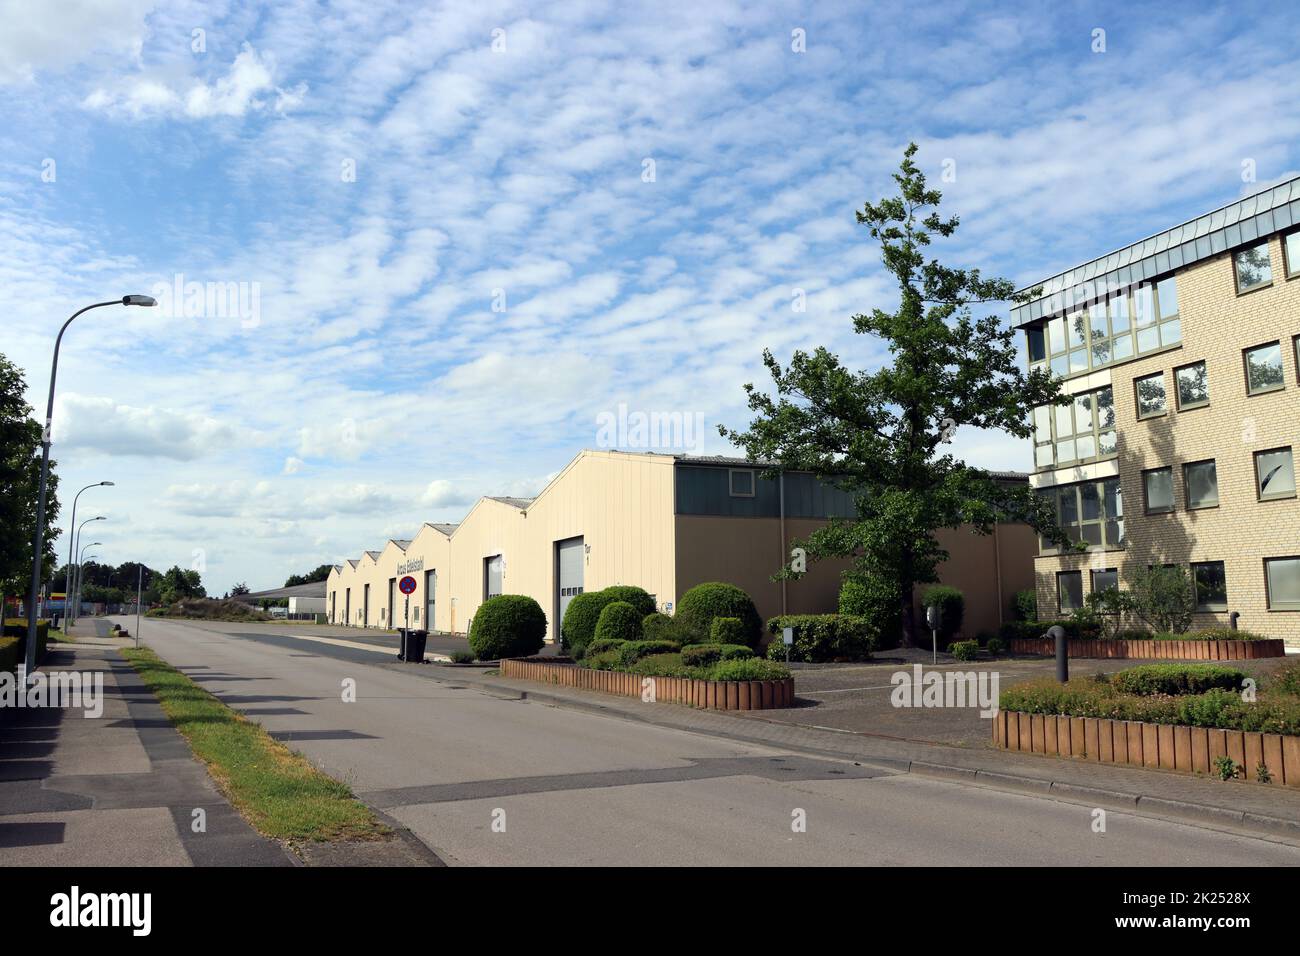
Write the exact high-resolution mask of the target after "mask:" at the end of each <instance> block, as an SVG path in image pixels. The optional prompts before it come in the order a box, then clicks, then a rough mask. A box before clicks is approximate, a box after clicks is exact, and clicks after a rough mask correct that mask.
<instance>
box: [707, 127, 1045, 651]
mask: <svg viewBox="0 0 1300 956" xmlns="http://www.w3.org/2000/svg"><path fill="white" fill-rule="evenodd" d="M916 151H917V148H916V145H915V144H912V145H910V146H908V148H907V150H906V152H905V153H904V156H903V161H902V164H901V166H900V168H899V172H898V173H896V174H895V175H894V181H895V182H896V183H897V184H898V195H896V196H893V197H889V198H886V199H882V200H881V201H880V202H879V203H876V204H872V203H867V204H866V205H865V206H864V207H863V209H862V210H861V211H860V212H859V213H858V214H857V218H858V222H859V223H861V224H862V225H864V226H865V227H866V228H867V230H868V232H869V233H870V235H871V237H872V238H873V239H875V240H876V241H877V242H878V243H879V244H880V248H881V258H882V260H883V262H884V265H885V268H886V270H888V271H889V272H890V273H892V274H893V276H894V278H895V279H896V280H897V282H898V288H899V293H900V295H899V303H898V308H897V309H896V310H895V311H893V312H888V311H885V310H883V309H874V310H872V311H871V312H869V313H865V314H861V315H855V316H854V317H853V327H854V330H855V331H856V332H858V333H859V334H862V335H870V336H874V337H876V338H878V339H879V340H880V341H881V342H882V343H883V344H884V346H886V347H887V348H888V350H889V353H890V355H891V357H892V361H889V362H888V363H887V364H885V365H884V366H883V367H882V368H880V369H878V370H877V371H874V372H867V371H853V370H851V369H849V368H847V367H845V366H844V365H843V364H842V363H841V361H840V359H839V358H838V357H837V356H836V355H834V354H832V353H831V352H830V351H829V350H827V349H826V348H824V347H819V348H817V349H816V350H814V351H813V352H811V353H808V352H804V351H802V350H799V351H796V352H795V353H794V354H793V356H792V357H791V359H790V362H789V364H788V365H786V366H782V365H781V364H780V363H779V362H778V361H777V360H776V358H775V357H774V356H773V355H772V353H771V352H770V351H765V352H764V353H763V361H764V364H765V365H766V366H767V369H768V371H769V373H770V374H771V377H772V384H773V387H774V389H775V395H771V394H768V393H767V392H764V391H760V390H759V389H757V388H755V387H754V386H753V385H752V384H750V385H747V386H746V387H745V390H746V393H747V396H748V403H749V408H750V409H751V411H753V412H754V413H755V417H754V419H753V420H752V421H751V423H750V425H749V428H748V429H747V430H746V431H743V432H738V431H734V430H730V429H727V428H725V427H723V428H721V429H720V431H721V433H722V434H723V436H724V437H726V438H728V439H730V440H731V441H732V442H733V443H735V444H737V445H739V446H741V447H743V448H744V449H745V451H746V453H747V454H748V456H749V457H751V458H753V459H755V460H759V461H772V462H776V463H778V464H779V466H780V467H782V468H784V469H787V470H802V471H811V472H813V473H814V474H816V475H817V476H818V477H819V478H821V479H822V480H825V481H828V482H830V483H831V484H834V485H836V486H838V487H840V488H842V489H844V490H845V491H847V492H849V493H851V494H852V495H853V498H854V501H855V504H856V509H857V514H856V515H855V516H854V517H852V518H839V519H834V520H832V521H831V522H830V523H829V524H828V525H825V526H823V527H819V528H818V529H817V530H815V531H813V532H812V533H811V534H810V535H809V536H808V538H807V539H806V540H805V541H802V542H800V545H801V546H802V547H803V548H804V549H805V550H806V551H807V555H808V558H809V559H810V560H814V561H815V560H819V559H823V558H828V557H849V558H852V559H853V561H854V566H855V570H856V571H857V572H858V573H867V572H868V571H874V572H878V573H880V574H881V575H882V576H884V577H885V578H886V579H887V580H888V581H889V582H890V586H891V591H892V594H893V606H894V608H895V612H894V613H895V615H898V616H900V617H901V619H902V622H903V630H904V635H905V638H906V640H907V641H908V642H909V643H914V642H915V637H916V632H917V626H916V621H915V620H914V615H913V611H912V603H911V595H912V592H913V587H914V585H916V584H917V583H928V582H933V581H935V580H937V568H938V565H939V564H940V563H941V562H942V561H943V560H944V559H945V558H946V557H947V553H946V552H945V551H944V549H943V548H942V547H941V546H940V545H939V542H938V539H937V537H936V534H935V532H936V531H937V530H938V529H941V528H958V527H961V526H962V525H966V524H969V525H970V526H972V527H973V528H974V529H975V530H976V531H977V532H979V533H984V534H987V533H989V531H991V529H992V525H993V522H994V521H995V520H997V519H1004V520H1008V519H1009V520H1023V521H1026V522H1028V523H1029V524H1030V525H1032V526H1033V527H1034V528H1035V529H1037V530H1038V531H1040V532H1041V533H1042V534H1044V535H1045V536H1046V537H1048V538H1049V539H1051V540H1052V541H1054V542H1056V543H1059V544H1062V545H1067V544H1068V542H1067V540H1066V537H1065V534H1064V532H1063V531H1062V530H1061V529H1060V527H1059V526H1058V525H1057V524H1056V519H1055V516H1054V515H1052V514H1051V512H1050V509H1049V508H1048V507H1047V505H1046V503H1045V502H1044V501H1042V500H1039V499H1038V497H1037V496H1035V495H1034V494H1033V492H1032V491H1031V490H1030V489H1029V488H1028V487H1027V486H1025V485H1019V484H1012V483H1005V482H998V481H997V480H995V479H994V478H993V476H992V475H990V474H989V473H988V472H986V471H983V470H981V469H978V468H972V467H970V466H968V465H966V464H964V463H962V462H960V461H958V460H956V459H955V458H954V457H953V456H952V455H950V454H947V453H946V452H944V451H943V449H942V445H943V444H944V443H945V441H946V440H947V437H948V434H949V427H950V426H949V425H948V424H945V423H956V424H958V425H962V426H971V427H974V428H980V429H987V430H992V431H1002V432H1006V433H1007V434H1009V435H1013V436H1015V437H1018V438H1028V437H1029V435H1030V425H1029V416H1030V412H1031V410H1032V409H1033V408H1034V407H1035V406H1038V405H1048V404H1065V402H1066V401H1067V400H1068V399H1067V398H1065V397H1063V396H1061V394H1060V387H1059V383H1058V382H1057V381H1056V380H1055V379H1053V378H1052V376H1051V375H1050V374H1049V373H1048V372H1047V371H1046V370H1043V369H1036V370H1034V371H1032V372H1029V373H1027V374H1026V373H1025V372H1024V371H1022V370H1021V368H1020V364H1019V351H1018V349H1017V347H1016V345H1015V341H1014V332H1013V331H1012V330H1011V329H1010V328H1008V327H1007V326H1006V325H1005V324H1004V323H1003V322H1002V321H1001V320H1000V319H999V318H998V317H997V316H993V315H988V316H984V317H982V318H974V317H973V316H972V314H971V306H973V305H976V304H983V303H994V302H1003V301H1007V300H1016V301H1022V299H1020V298H1018V297H1017V296H1016V293H1015V286H1014V285H1013V284H1012V283H1011V282H1010V281H1008V280H1005V279H986V278H984V277H983V276H981V275H980V273H979V271H978V270H965V269H954V268H950V267H948V266H945V265H942V264H941V263H940V262H939V261H938V260H937V259H933V258H929V259H927V256H926V248H927V247H928V246H929V245H930V243H931V241H932V238H933V237H934V236H939V237H942V238H947V237H950V236H952V235H953V233H954V232H955V231H956V229H957V226H958V221H957V219H955V218H950V219H944V218H941V217H940V215H939V212H938V205H939V201H940V198H941V196H940V193H939V192H938V191H937V190H933V189H929V188H927V186H926V182H925V176H924V175H923V174H922V173H921V171H920V170H919V169H918V168H917V166H916V165H915V163H914V162H913V156H914V155H915V154H916ZM781 573H782V574H783V575H787V576H796V573H795V572H793V571H790V570H789V569H786V570H784V571H782V572H781Z"/></svg>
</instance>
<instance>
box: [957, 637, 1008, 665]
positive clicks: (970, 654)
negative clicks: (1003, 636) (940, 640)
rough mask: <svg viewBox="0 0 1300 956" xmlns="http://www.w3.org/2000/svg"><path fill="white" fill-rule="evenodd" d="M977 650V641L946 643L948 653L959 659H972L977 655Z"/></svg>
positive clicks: (978, 645) (978, 643) (978, 647)
mask: <svg viewBox="0 0 1300 956" xmlns="http://www.w3.org/2000/svg"><path fill="white" fill-rule="evenodd" d="M994 640H997V638H994ZM979 652H980V642H979V641H953V642H952V643H951V644H949V645H948V653H949V654H951V655H952V656H953V657H955V658H956V659H957V660H959V661H973V660H975V658H976V657H978V656H979Z"/></svg>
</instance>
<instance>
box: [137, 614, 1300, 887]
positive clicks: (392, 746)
mask: <svg viewBox="0 0 1300 956" xmlns="http://www.w3.org/2000/svg"><path fill="white" fill-rule="evenodd" d="M144 634H145V641H146V643H148V644H149V645H151V646H153V647H154V648H155V649H156V650H157V651H158V652H159V653H160V654H162V655H163V656H164V657H165V658H166V659H167V660H169V661H170V662H171V663H172V664H174V665H175V666H177V667H179V668H181V669H182V670H184V671H185V672H186V673H188V674H189V675H190V676H191V677H192V678H193V679H194V680H196V681H198V682H199V683H200V684H201V685H202V686H204V687H205V688H207V689H208V690H209V691H211V692H212V693H214V694H216V695H217V696H218V697H220V698H221V699H223V700H224V701H226V703H227V704H229V705H230V706H232V707H235V708H236V709H238V710H241V711H242V712H244V713H245V714H247V715H248V716H249V717H250V718H252V719H255V720H257V721H259V722H261V723H262V724H263V725H264V726H265V727H266V728H267V729H268V730H269V731H270V732H272V733H273V734H274V735H275V736H277V737H279V738H280V739H283V740H285V741H288V742H290V743H291V745H292V746H294V747H295V748H297V749H299V750H300V751H302V752H303V753H304V754H306V755H307V756H308V757H309V758H310V759H311V760H312V761H313V762H315V763H316V764H317V765H318V766H320V767H321V768H322V769H324V770H325V771H327V772H329V773H331V774H333V775H335V776H337V777H339V778H342V779H345V780H347V781H348V782H349V783H350V784H351V785H352V786H353V788H354V789H355V790H356V791H357V793H358V794H359V795H360V796H361V797H362V798H363V799H365V800H366V801H367V802H369V803H371V804H372V805H374V806H376V807H379V808H381V809H383V810H384V811H385V812H386V813H388V814H390V815H392V816H393V817H395V818H396V819H397V820H399V821H401V822H402V823H404V824H406V825H407V826H409V827H410V828H411V829H412V830H413V831H414V832H415V833H416V834H417V835H418V836H419V837H420V838H421V839H423V840H424V841H425V842H426V843H428V844H429V846H431V847H432V848H433V849H434V850H435V851H437V852H438V854H439V855H440V856H441V857H442V858H443V859H444V860H446V861H447V862H448V863H451V864H615V865H617V864H728V865H761V864H769V865H781V864H797V865H817V864H850V865H853V864H864V865H908V864H940V865H942V864H949V865H997V864H1040V865H1061V866H1082V865H1115V864H1131V865H1189V866H1190V865H1204V866H1225V865H1249V866H1266V865H1298V864H1300V848H1296V847H1292V846H1287V845H1283V844H1281V843H1275V842H1269V841H1265V840H1259V839H1253V838H1249V837H1243V836H1238V835H1233V834H1227V833H1222V832H1218V831H1214V830H1208V829H1201V828H1197V827H1192V826H1187V825H1183V824H1177V823H1170V822H1165V821H1160V820H1153V819H1150V818H1145V817H1139V816H1133V815H1128V814H1122V813H1118V812H1111V813H1109V814H1108V818H1107V820H1106V824H1107V826H1106V832H1105V833H1095V832H1094V831H1093V818H1092V813H1091V811H1090V810H1089V809H1088V808H1086V807H1080V806H1075V805H1070V804H1064V803H1058V802H1055V801H1051V800H1046V799H1041V798H1037V797H1031V796H1023V795H1015V794H1005V793H998V792H994V791H990V790H984V789H979V788H975V787H968V786H965V785H961V784H955V783H953V784H950V783H944V782H939V781H935V780H932V779H925V778H920V777H917V776H915V775H911V774H895V773H892V772H890V771H887V770H881V769H875V768H871V767H866V766H859V765H856V764H854V763H851V762H844V761H834V760H826V759H820V758H810V757H805V756H800V755H798V754H796V753H792V752H789V751H783V750H780V749H775V748H769V747H763V746H758V745H750V744H745V743H740V742H735V741H729V740H725V739H720V738H714V737H708V736H703V735H699V734H693V733H689V732H685V731H679V730H674V729H670V728H665V727H656V726H651V725H647V724H643V723H637V722H630V721H625V720H621V719H619V718H616V717H609V716H605V715H600V714H594V713H589V712H586V711H580V710H571V709H565V708H560V707H555V706H550V705H546V704H543V703H540V702H537V701H530V700H519V699H512V698H511V696H510V695H509V694H502V695H500V696H493V695H491V694H488V693H484V692H482V691H480V690H475V689H471V688H469V687H465V686H462V685H458V684H456V683H454V682H451V681H446V682H444V681H431V680H428V679H427V677H424V676H416V675H414V674H406V673H402V672H400V671H396V670H390V669H384V668H379V667H373V666H369V665H368V664H367V663H365V662H366V661H367V660H370V661H373V662H379V661H383V660H386V657H384V656H380V655H378V654H374V653H371V652H368V651H364V650H358V649H356V648H351V647H343V646H338V645H331V644H324V643H320V642H311V641H306V640H298V639H295V638H293V637H292V636H288V635H286V634H284V633H283V632H282V631H277V632H276V634H274V635H270V636H263V635H259V634H255V633H249V632H247V631H244V632H241V633H237V634H236V633H225V632H223V631H222V629H221V627H219V626H215V625H206V626H204V627H194V626H190V625H185V624H176V623H172V622H157V621H150V622H148V623H147V624H146V626H145V631H144ZM453 676H454V675H453ZM348 680H352V681H355V682H356V696H357V699H356V701H355V702H354V703H348V702H345V701H344V700H343V697H342V688H343V686H344V682H345V681H348ZM665 706H667V705H665ZM799 819H802V820H805V821H806V829H805V830H803V831H802V832H795V829H794V827H793V824H794V823H795V822H796V821H797V820H799Z"/></svg>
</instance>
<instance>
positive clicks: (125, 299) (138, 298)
mask: <svg viewBox="0 0 1300 956" xmlns="http://www.w3.org/2000/svg"><path fill="white" fill-rule="evenodd" d="M122 304H123V305H143V306H151V305H157V304H158V300H157V299H155V298H154V297H153V296H151V295H124V296H122Z"/></svg>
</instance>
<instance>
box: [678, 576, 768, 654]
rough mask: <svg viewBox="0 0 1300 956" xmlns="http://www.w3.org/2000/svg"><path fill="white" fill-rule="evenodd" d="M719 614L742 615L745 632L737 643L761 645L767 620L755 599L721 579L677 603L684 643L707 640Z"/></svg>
mask: <svg viewBox="0 0 1300 956" xmlns="http://www.w3.org/2000/svg"><path fill="white" fill-rule="evenodd" d="M715 617H735V618H739V619H740V623H741V634H740V640H739V641H738V642H737V643H742V644H747V645H749V646H750V647H757V646H758V642H759V639H760V637H761V636H762V628H763V622H762V621H761V620H760V619H759V616H758V611H757V609H755V607H754V602H753V601H751V600H750V598H749V595H748V594H746V593H745V592H744V591H743V590H741V589H740V588H738V587H736V586H735V585H734V584H724V583H722V582H720V581H708V582H705V583H704V584H697V585H695V587H693V588H691V589H690V590H689V591H687V592H686V593H685V594H683V595H682V599H681V602H680V603H679V604H678V605H677V614H676V620H677V621H678V622H680V626H681V627H682V629H683V630H682V632H681V636H682V640H683V643H687V644H704V643H707V642H708V639H709V635H710V633H711V631H712V627H713V619H714V618H715Z"/></svg>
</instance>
